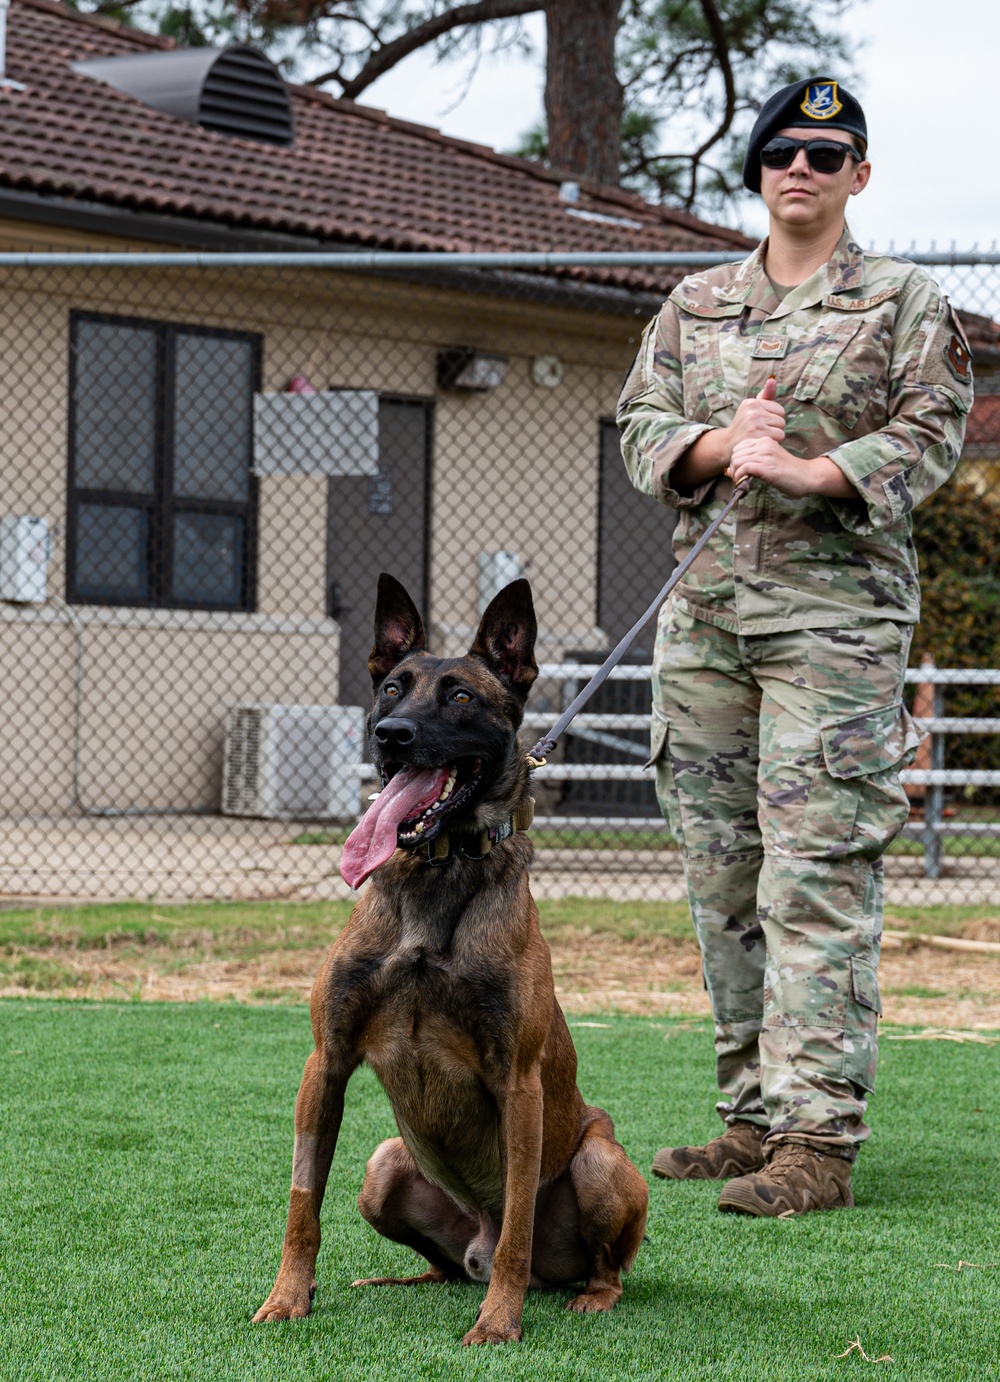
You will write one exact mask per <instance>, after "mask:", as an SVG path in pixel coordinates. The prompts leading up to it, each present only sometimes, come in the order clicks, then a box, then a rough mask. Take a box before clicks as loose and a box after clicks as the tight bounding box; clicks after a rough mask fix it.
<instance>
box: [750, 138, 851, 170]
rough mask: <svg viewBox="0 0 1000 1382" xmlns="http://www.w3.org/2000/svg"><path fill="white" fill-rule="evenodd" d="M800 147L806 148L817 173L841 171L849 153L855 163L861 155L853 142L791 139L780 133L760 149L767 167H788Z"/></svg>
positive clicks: (762, 160) (811, 165)
mask: <svg viewBox="0 0 1000 1382" xmlns="http://www.w3.org/2000/svg"><path fill="white" fill-rule="evenodd" d="M800 149H805V151H806V158H807V159H808V160H809V167H810V168H812V169H813V170H814V171H815V172H817V173H839V172H840V170H841V168H843V166H844V159H845V158H846V157H847V155H848V154H850V155H851V157H852V158H853V159H854V161H855V163H860V162H861V155H860V154H859V153H858V151H857V149H856V148H855V147H854V146H853V144H841V143H840V141H839V140H837V139H790V138H789V137H788V136H787V135H779V136H778V137H777V138H776V139H771V140H769V141H768V142H767V143H766V144H765V145H764V147H763V148H762V149H761V151H760V161H761V163H762V164H763V165H764V167H765V168H788V167H789V166H790V165H791V163H792V160H793V159H794V158H795V155H796V154H797V153H798V151H799V150H800Z"/></svg>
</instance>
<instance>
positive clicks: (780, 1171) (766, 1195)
mask: <svg viewBox="0 0 1000 1382" xmlns="http://www.w3.org/2000/svg"><path fill="white" fill-rule="evenodd" d="M719 1208H720V1209H721V1210H723V1211H724V1212H726V1213H729V1214H756V1215H758V1216H760V1217H766V1218H770V1219H777V1218H778V1217H779V1215H782V1214H807V1213H808V1212H809V1211H810V1210H811V1209H853V1208H854V1196H853V1195H852V1194H851V1163H850V1162H849V1161H847V1160H846V1159H845V1158H844V1157H842V1156H830V1155H829V1154H828V1153H826V1152H820V1151H817V1150H816V1148H815V1147H807V1146H804V1145H802V1144H800V1143H798V1142H779V1143H778V1145H777V1146H776V1147H775V1149H774V1151H773V1152H772V1153H771V1157H770V1160H769V1161H768V1163H767V1165H766V1166H765V1167H764V1169H763V1170H762V1171H758V1172H756V1173H755V1174H753V1175H749V1176H740V1177H739V1178H738V1179H737V1180H731V1181H730V1182H729V1184H728V1185H727V1186H726V1187H725V1188H724V1189H723V1191H722V1194H721V1195H720V1196H719Z"/></svg>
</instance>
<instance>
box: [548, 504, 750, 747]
mask: <svg viewBox="0 0 1000 1382" xmlns="http://www.w3.org/2000/svg"><path fill="white" fill-rule="evenodd" d="M749 488H750V479H749V477H748V478H747V479H745V480H741V481H740V483H739V484H738V485H737V486H736V488H735V489H734V490H733V492H732V495H731V496H730V499H729V502H728V503H727V504H726V506H725V508H724V509H723V510H722V511H721V512H720V513H718V514H717V515H716V516H715V518H713V519H712V521H711V523H710V524H709V525H708V527H707V528H706V529H705V531H704V532H703V533H702V535H701V537H700V538H699V539H698V541H697V542H696V543H695V545H694V546H693V547H692V548H691V550H690V552H688V554H687V556H686V557H685V558H684V560H683V561H682V562H680V563H679V565H677V566H675V567H674V569H673V571H672V572H671V574H670V579H669V580H668V581H667V583H666V585H665V586H664V587H663V589H662V590H661V591H660V592H659V594H658V595H657V596H656V599H655V600H654V601H653V603H652V604H651V605H650V606H649V608H648V609H647V610H646V612H645V613H644V614H643V615H641V616H640V618H639V619H638V621H637V622H636V623H634V624H633V625H632V627H631V628H630V629H629V631H628V633H627V634H626V635H625V637H624V638H623V639H621V640H620V642H619V643H617V644H616V645H615V647H614V648H612V650H611V652H610V653H609V654H608V656H607V657H606V658H605V660H604V661H603V662H602V663H601V665H600V667H598V669H597V671H596V672H595V673H594V675H593V676H592V677H591V678H590V680H589V681H588V682H587V684H586V686H585V687H584V688H583V690H582V691H580V692H579V694H578V695H576V696H575V697H574V698H573V700H572V701H571V702H570V704H569V705H568V706H567V707H566V709H565V710H564V711H563V713H562V714H561V715H560V716H559V719H558V720H557V721H556V722H555V724H554V725H553V726H552V728H551V729H550V730H549V732H548V734H547V735H545V736H544V738H542V739H539V741H538V743H537V744H536V745H535V747H534V748H533V749H532V750H531V752H530V753H529V754H528V762H529V763H530V765H531V767H532V768H540V767H542V766H543V764H544V763H545V760H546V758H547V756H548V755H549V754H550V753H552V751H553V750H554V749H555V746H556V744H557V743H558V742H559V740H560V738H561V737H562V735H563V734H564V733H565V732H566V726H567V725H568V724H569V723H570V721H571V720H573V719H575V717H576V716H577V715H578V714H579V713H580V711H581V710H582V709H583V707H584V706H585V705H586V704H587V702H588V701H589V700H590V698H591V696H592V695H593V694H594V692H595V691H596V690H597V689H598V687H599V686H601V685H603V683H604V682H605V681H607V679H608V675H609V673H610V672H611V671H612V669H613V668H615V667H617V666H618V663H619V662H621V660H622V658H623V657H624V656H625V654H626V653H627V652H628V650H629V648H631V646H632V644H633V643H634V642H635V640H636V639H637V638H638V637H639V634H640V633H641V632H642V630H643V629H644V628H645V627H646V625H647V624H648V623H649V621H650V619H652V617H653V615H654V614H655V613H656V612H657V610H658V609H659V608H660V606H661V605H662V604H663V602H664V600H665V599H666V598H667V596H668V595H669V594H670V592H671V591H672V590H673V588H674V586H675V585H676V584H677V582H678V581H679V580H680V579H681V577H682V576H684V575H686V573H687V572H688V571H690V569H691V566H692V563H693V562H694V560H695V558H696V557H697V556H698V555H699V554H700V553H701V551H702V550H703V549H704V547H705V544H706V543H707V542H708V541H709V539H710V538H712V537H713V536H714V535H715V534H716V533H717V532H718V530H719V528H720V527H721V525H722V523H723V522H724V520H725V519H726V518H727V517H728V516H729V514H730V513H731V512H732V510H733V509H734V508H735V507H736V505H737V504H738V503H739V502H740V500H741V499H742V498H743V497H744V495H745V494H746V493H747V491H748V490H749Z"/></svg>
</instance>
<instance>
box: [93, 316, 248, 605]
mask: <svg viewBox="0 0 1000 1382" xmlns="http://www.w3.org/2000/svg"><path fill="white" fill-rule="evenodd" d="M260 352H261V343H260V337H259V336H257V335H253V334H250V333H247V332H238V331H219V330H214V329H210V328H205V327H197V326H182V325H177V324H174V323H165V322H149V321H142V320H138V319H133V318H127V317H112V316H106V315H99V314H95V313H89V312H73V313H71V315H70V371H69V385H70V389H69V495H68V518H67V598H68V599H69V600H70V601H71V602H72V603H74V604H100V605H132V606H148V607H151V608H165V609H229V610H252V609H253V608H254V601H255V590H254V585H255V564H256V563H255V558H256V545H257V543H256V537H257V534H256V528H257V521H256V520H257V482H256V480H255V478H254V475H253V470H252V465H253V395H254V393H255V391H256V390H257V389H258V388H259V386H260Z"/></svg>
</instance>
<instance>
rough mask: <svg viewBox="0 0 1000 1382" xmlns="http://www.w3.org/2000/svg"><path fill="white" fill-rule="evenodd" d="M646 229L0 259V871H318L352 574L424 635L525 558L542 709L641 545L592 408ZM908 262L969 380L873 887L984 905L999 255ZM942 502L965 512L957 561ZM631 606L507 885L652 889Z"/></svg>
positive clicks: (555, 889) (357, 688)
mask: <svg viewBox="0 0 1000 1382" xmlns="http://www.w3.org/2000/svg"><path fill="white" fill-rule="evenodd" d="M912 257H915V258H921V256H912ZM192 258H194V259H195V261H196V262H195V263H194V264H193V266H192V263H191V261H192ZM654 258H657V263H656V265H655V267H651V261H650V260H649V259H647V260H646V261H645V264H644V266H642V267H638V266H636V265H635V264H634V263H630V262H629V261H628V260H627V257H626V256H618V257H615V256H603V257H602V256H596V255H591V256H577V259H576V261H574V262H570V261H569V260H566V259H564V260H561V261H560V260H558V259H557V258H556V257H554V256H534V257H533V256H520V257H517V258H508V259H507V260H505V261H500V260H498V259H497V258H496V257H492V258H491V257H487V256H478V257H476V256H466V257H465V258H464V259H463V258H462V257H460V256H451V257H449V256H444V255H436V256H422V255H416V254H415V255H408V256H402V255H399V256H379V257H378V258H377V259H376V257H375V256H362V255H357V256H350V255H341V256H329V257H322V258H320V257H317V256H315V255H314V256H309V257H301V258H295V257H290V256H284V257H281V258H278V257H275V256H271V257H268V256H256V257H254V256H238V257H237V256H231V257H225V258H221V257H219V256H216V257H214V258H212V257H210V256H200V257H192V256H178V255H165V256H160V257H159V258H158V259H157V258H154V259H152V260H150V259H148V258H147V259H146V260H145V261H144V262H142V263H140V261H139V260H138V259H137V258H136V257H135V256H130V257H129V262H128V263H127V264H126V263H125V262H124V257H123V256H119V257H116V256H108V255H103V256H101V255H94V256H91V257H90V258H88V257H87V256H84V255H63V256H61V257H59V256H50V257H47V258H46V257H44V256H29V257H25V256H14V255H0V304H2V317H0V369H2V377H3V383H4V387H3V392H2V396H0V464H2V466H3V491H2V492H3V503H2V506H0V640H2V647H3V653H2V662H0V667H2V676H3V705H4V715H3V719H2V729H0V734H2V755H0V898H4V899H7V900H8V901H17V900H23V899H29V898H30V899H46V900H53V899H81V898H88V899H125V898H157V899H161V900H171V899H180V898H195V897H198V898H202V897H204V898H251V897H252V898H262V897H263V898H296V899H304V900H308V899H322V898H328V897H341V896H345V895H347V889H346V886H345V885H344V884H343V883H342V881H341V880H340V877H339V873H338V862H339V854H340V844H341V842H342V840H343V838H344V836H345V834H346V832H347V830H349V828H350V826H351V825H352V824H353V822H354V821H355V820H356V819H357V816H358V814H359V812H360V811H361V810H362V808H363V805H364V801H365V798H366V796H367V793H368V791H370V790H371V788H370V785H369V784H368V782H366V779H365V771H364V767H363V766H361V767H359V764H362V760H363V757H364V720H365V715H366V713H367V708H368V703H369V695H370V689H369V681H368V676H367V671H366V662H367V656H368V651H369V648H370V645H371V626H372V614H373V609H374V593H375V583H376V578H377V575H378V573H379V571H381V570H386V571H389V572H391V573H392V574H394V575H395V576H397V577H398V578H399V579H400V580H401V581H402V582H403V583H404V585H405V586H406V587H407V588H408V589H409V591H410V593H411V594H412V595H413V597H414V599H415V601H416V602H417V604H418V605H420V606H421V607H422V610H423V612H424V615H425V619H426V623H427V627H428V630H429V635H430V640H431V646H432V649H433V651H435V652H439V653H443V654H454V653H460V652H463V651H464V650H465V648H466V647H467V646H468V645H469V643H470V642H471V639H472V637H473V634H474V631H475V627H476V624H477V622H478V618H479V615H480V613H481V612H482V610H483V608H484V607H485V604H486V603H487V602H488V600H489V599H490V598H491V596H492V595H493V594H494V593H495V592H496V591H497V590H498V589H499V588H501V587H502V586H503V585H505V584H506V583H507V582H508V581H510V580H512V579H514V578H516V577H517V576H520V575H525V576H527V577H528V578H529V579H530V581H531V584H532V588H533V592H534V598H535V602H536V607H537V612H538V618H539V625H540V637H539V644H538V650H537V652H538V659H539V662H540V663H541V664H542V675H541V676H540V677H539V680H538V682H537V684H536V686H535V689H534V691H533V693H532V697H531V700H530V702H529V718H528V726H527V730H526V739H527V741H528V742H533V741H534V739H535V738H537V737H539V736H540V734H541V733H542V732H543V731H544V730H546V729H548V728H549V727H550V726H551V724H552V722H553V720H554V719H555V718H556V717H557V715H558V714H559V712H560V710H561V709H562V708H563V707H564V705H566V704H567V703H568V700H569V698H571V697H572V696H573V695H574V694H575V693H576V691H578V690H579V689H580V687H581V685H582V684H583V683H584V681H585V680H586V679H587V678H588V677H589V675H590V673H591V672H592V671H593V670H594V669H595V667H596V665H597V664H598V663H600V662H601V661H602V660H603V657H604V655H605V654H606V652H607V650H608V649H609V647H611V646H612V645H613V644H614V643H615V642H616V641H617V639H618V638H619V637H621V635H622V634H623V633H624V632H625V630H626V629H627V628H628V627H629V625H630V624H631V623H632V622H633V621H634V619H635V618H636V617H637V615H638V613H639V612H640V611H641V610H642V609H643V607H644V606H645V605H646V603H647V602H648V600H649V599H650V598H651V595H652V593H653V592H654V591H655V589H656V587H657V586H658V585H659V584H661V583H662V581H663V580H664V578H665V576H666V575H667V574H668V571H669V566H670V564H671V562H672V555H671V545H670V544H671V528H672V515H671V514H670V513H669V512H667V511H666V510H664V509H662V508H660V507H659V506H658V505H656V504H654V503H653V502H652V501H651V500H649V499H647V498H645V497H643V496H641V495H638V494H637V493H635V492H634V491H633V490H632V489H631V487H630V485H629V483H628V480H627V477H626V475H625V472H624V468H623V466H622V464H621V460H620V455H619V450H618V434H617V429H616V428H615V426H614V422H613V416H614V408H615V401H616V398H617V394H618V391H619V387H620V384H621V381H622V378H623V376H624V374H625V371H626V369H627V367H628V365H629V363H630V360H631V359H632V356H633V354H634V352H635V349H636V346H637V343H638V339H639V335H640V333H641V331H642V328H643V326H644V325H645V323H646V321H647V320H648V319H649V317H650V316H651V315H652V314H653V312H654V311H655V310H656V309H657V307H658V305H659V302H660V301H661V300H662V297H663V296H664V295H665V293H666V292H667V291H669V289H670V287H671V286H672V285H673V284H674V283H675V282H676V281H677V280H678V279H679V278H680V277H681V276H682V274H683V273H685V272H687V271H688V265H690V264H691V263H692V262H695V261H694V257H693V256H659V257H654ZM923 258H924V259H927V258H928V257H927V256H923ZM237 259H238V260H239V261H240V262H233V261H234V260H237ZM937 259H938V260H950V261H955V262H946V263H941V264H940V267H939V268H937V269H936V270H935V272H936V273H937V274H938V276H939V277H940V279H941V281H942V282H943V283H944V284H945V286H946V287H947V288H948V290H949V291H950V293H951V295H952V299H953V302H954V303H955V305H956V306H957V307H958V308H959V309H960V310H962V311H963V312H964V313H965V314H966V315H965V322H966V326H967V328H968V330H969V335H970V339H971V341H972V345H973V351H974V356H975V362H976V374H977V403H976V405H975V409H974V411H973V414H972V417H971V420H970V428H969V442H968V446H967V452H966V456H965V457H964V459H963V463H962V469H961V472H960V476H959V478H958V488H955V489H954V496H957V497H950V496H952V491H951V490H949V491H948V492H947V493H946V494H945V495H943V496H942V498H941V500H940V502H939V511H938V512H937V516H936V517H935V520H934V523H933V524H932V525H931V527H930V528H928V529H927V533H928V536H927V538H926V540H927V543H928V550H929V551H931V550H932V552H933V557H932V560H931V562H930V573H929V585H930V587H932V589H930V590H929V594H928V598H929V600H930V604H931V606H932V608H933V609H934V611H935V615H934V619H933V620H932V621H931V622H929V623H928V622H925V625H924V626H923V628H922V630H921V632H920V634H919V635H918V638H917V639H916V640H915V643H914V649H915V657H916V659H917V660H918V661H920V660H923V661H924V664H925V665H924V670H923V671H922V672H921V671H919V670H916V669H915V670H914V673H913V676H914V684H913V687H912V692H913V695H914V698H915V699H914V711H915V713H916V714H918V715H920V716H921V717H922V718H923V719H925V720H926V721H927V723H928V725H929V727H930V728H932V729H933V730H934V731H935V734H934V738H933V740H932V741H931V742H930V743H929V745H928V748H927V750H926V751H925V754H924V757H923V758H922V760H921V761H919V762H918V764H917V765H916V767H915V769H914V771H913V773H911V775H910V787H909V790H910V791H911V793H912V794H913V801H914V811H913V819H912V821H911V824H910V825H909V826H908V828H907V831H906V833H905V835H904V836H903V837H902V838H901V839H900V840H899V841H897V843H896V844H895V845H894V846H893V851H892V853H891V855H890V857H889V858H888V860H887V891H888V895H889V897H890V898H891V899H892V900H894V901H895V902H897V903H913V904H922V903H937V902H985V903H989V902H993V901H995V900H996V899H997V898H998V897H1000V827H998V826H997V825H996V824H995V823H996V822H997V821H1000V790H998V788H1000V694H998V692H1000V687H998V686H997V682H998V681H1000V674H998V675H996V676H993V677H992V678H991V677H990V676H989V675H986V673H988V672H989V671H990V669H992V668H995V667H998V666H1000V643H998V642H997V638H996V633H995V627H994V629H993V630H992V631H991V630H990V628H989V627H988V625H989V620H988V618H986V616H984V615H982V613H981V611H982V610H986V611H989V610H994V611H996V612H997V613H998V614H1000V572H998V571H997V570H996V569H995V567H994V566H993V564H992V563H993V561H994V555H993V554H994V553H995V552H996V550H997V547H998V543H997V542H996V541H993V542H992V543H991V542H990V541H988V540H987V539H988V536H989V534H990V533H992V534H994V535H997V536H1000V348H998V347H1000V329H998V328H997V327H996V326H995V325H994V323H995V322H996V321H997V320H1000V262H998V256H996V255H993V256H978V257H977V256H975V255H965V256H937ZM583 260H586V261H587V262H586V263H583V262H582V261H583ZM182 261H183V263H184V264H185V266H184V267H181V266H180V264H181V262H182ZM958 261H961V262H958ZM700 262H704V260H702V261H700ZM994 405H996V406H994ZM959 501H961V503H960V502H959ZM962 503H964V504H965V505H966V509H967V510H968V512H970V513H974V514H975V515H976V516H977V531H978V532H979V535H980V538H982V537H983V534H985V535H986V538H985V539H983V540H982V541H981V544H980V545H981V547H982V552H981V559H980V558H977V563H978V564H976V563H974V564H973V567H972V568H970V569H968V570H967V569H966V567H967V566H968V550H967V549H968V542H967V541H965V540H964V539H963V536H962V533H961V532H960V533H959V535H958V537H957V538H953V539H949V538H948V522H949V518H950V517H953V516H954V514H955V513H957V512H959V511H960V510H961V504H962ZM962 511H963V512H964V511H965V510H962ZM919 518H920V514H919V513H918V519H919ZM921 531H922V530H921V529H920V525H919V523H918V545H919V544H920V542H921V540H922V539H921ZM965 537H966V538H967V537H968V534H967V533H966V534H965ZM949 541H952V546H955V544H956V543H957V545H958V547H959V548H960V549H962V550H958V551H952V550H951V548H949V545H948V544H949ZM963 542H964V548H963ZM977 550H978V549H977ZM963 563H965V564H964V565H963ZM949 600H951V602H952V603H951V604H950V605H949V604H948V601H949ZM963 601H964V602H965V603H964V604H963ZM956 602H957V603H956ZM949 610H950V611H951V613H948V611H949ZM956 610H958V611H959V613H957V614H956V613H955V611H956ZM970 610H971V614H970V613H969V611H970ZM967 615H968V618H966V616H967ZM963 619H965V623H964V624H963ZM963 628H964V629H965V633H964V634H963ZM651 633H652V630H651V629H647V631H646V633H645V634H644V635H643V636H642V637H641V638H640V639H639V641H638V643H637V645H636V647H635V648H634V649H633V652H632V653H631V654H630V656H629V658H628V659H627V661H626V663H625V664H624V665H623V666H622V667H621V668H620V669H619V672H618V673H617V674H615V675H614V676H613V677H612V678H611V679H609V681H608V682H607V683H606V684H605V686H604V687H602V688H601V690H600V692H599V693H598V695H597V696H595V698H594V700H593V701H592V703H591V704H590V705H589V706H588V707H587V710H586V712H585V713H584V714H583V715H581V716H580V717H579V718H578V719H577V720H576V721H575V722H574V724H573V726H572V728H571V731H570V732H569V733H567V735H566V736H565V738H564V740H563V742H562V744H561V746H560V751H559V754H558V755H557V758H556V761H554V762H553V763H552V764H550V765H549V766H548V767H546V768H545V769H543V770H541V771H540V772H539V773H538V775H537V781H536V790H537V796H538V819H537V822H536V826H535V830H534V838H535V844H536V847H537V862H536V866H535V870H534V887H535V890H536V892H537V893H538V895H540V896H550V897H556V896H566V895H577V896H579V895H589V896H603V897H609V898H629V899H637V898H645V899H651V900H654V899H661V900H677V899H680V898H682V897H683V896H684V886H683V879H682V874H681V868H680V863H679V859H678V856H677V853H676V850H675V849H674V847H673V844H672V841H671V840H670V838H669V835H668V834H667V831H666V827H665V826H664V825H663V824H662V822H661V821H660V818H659V814H658V811H657V808H656V802H655V796H654V793H653V787H652V780H651V773H649V772H648V771H647V770H645V769H644V768H643V766H642V765H643V763H644V760H645V758H646V756H647V744H648V715H649V684H648V673H647V670H646V669H647V667H648V661H649V656H650V652H651ZM991 637H992V639H993V642H992V643H991V642H990V638H991ZM994 648H995V651H993V650H994ZM931 657H933V659H934V662H935V663H936V668H937V670H936V671H932V670H931V669H930V667H929V659H930V658H931ZM941 669H951V672H950V675H949V676H945V675H944V674H943V672H942V671H941ZM970 669H974V670H976V671H977V673H978V676H977V677H972V680H971V683H970V680H969V675H970Z"/></svg>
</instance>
